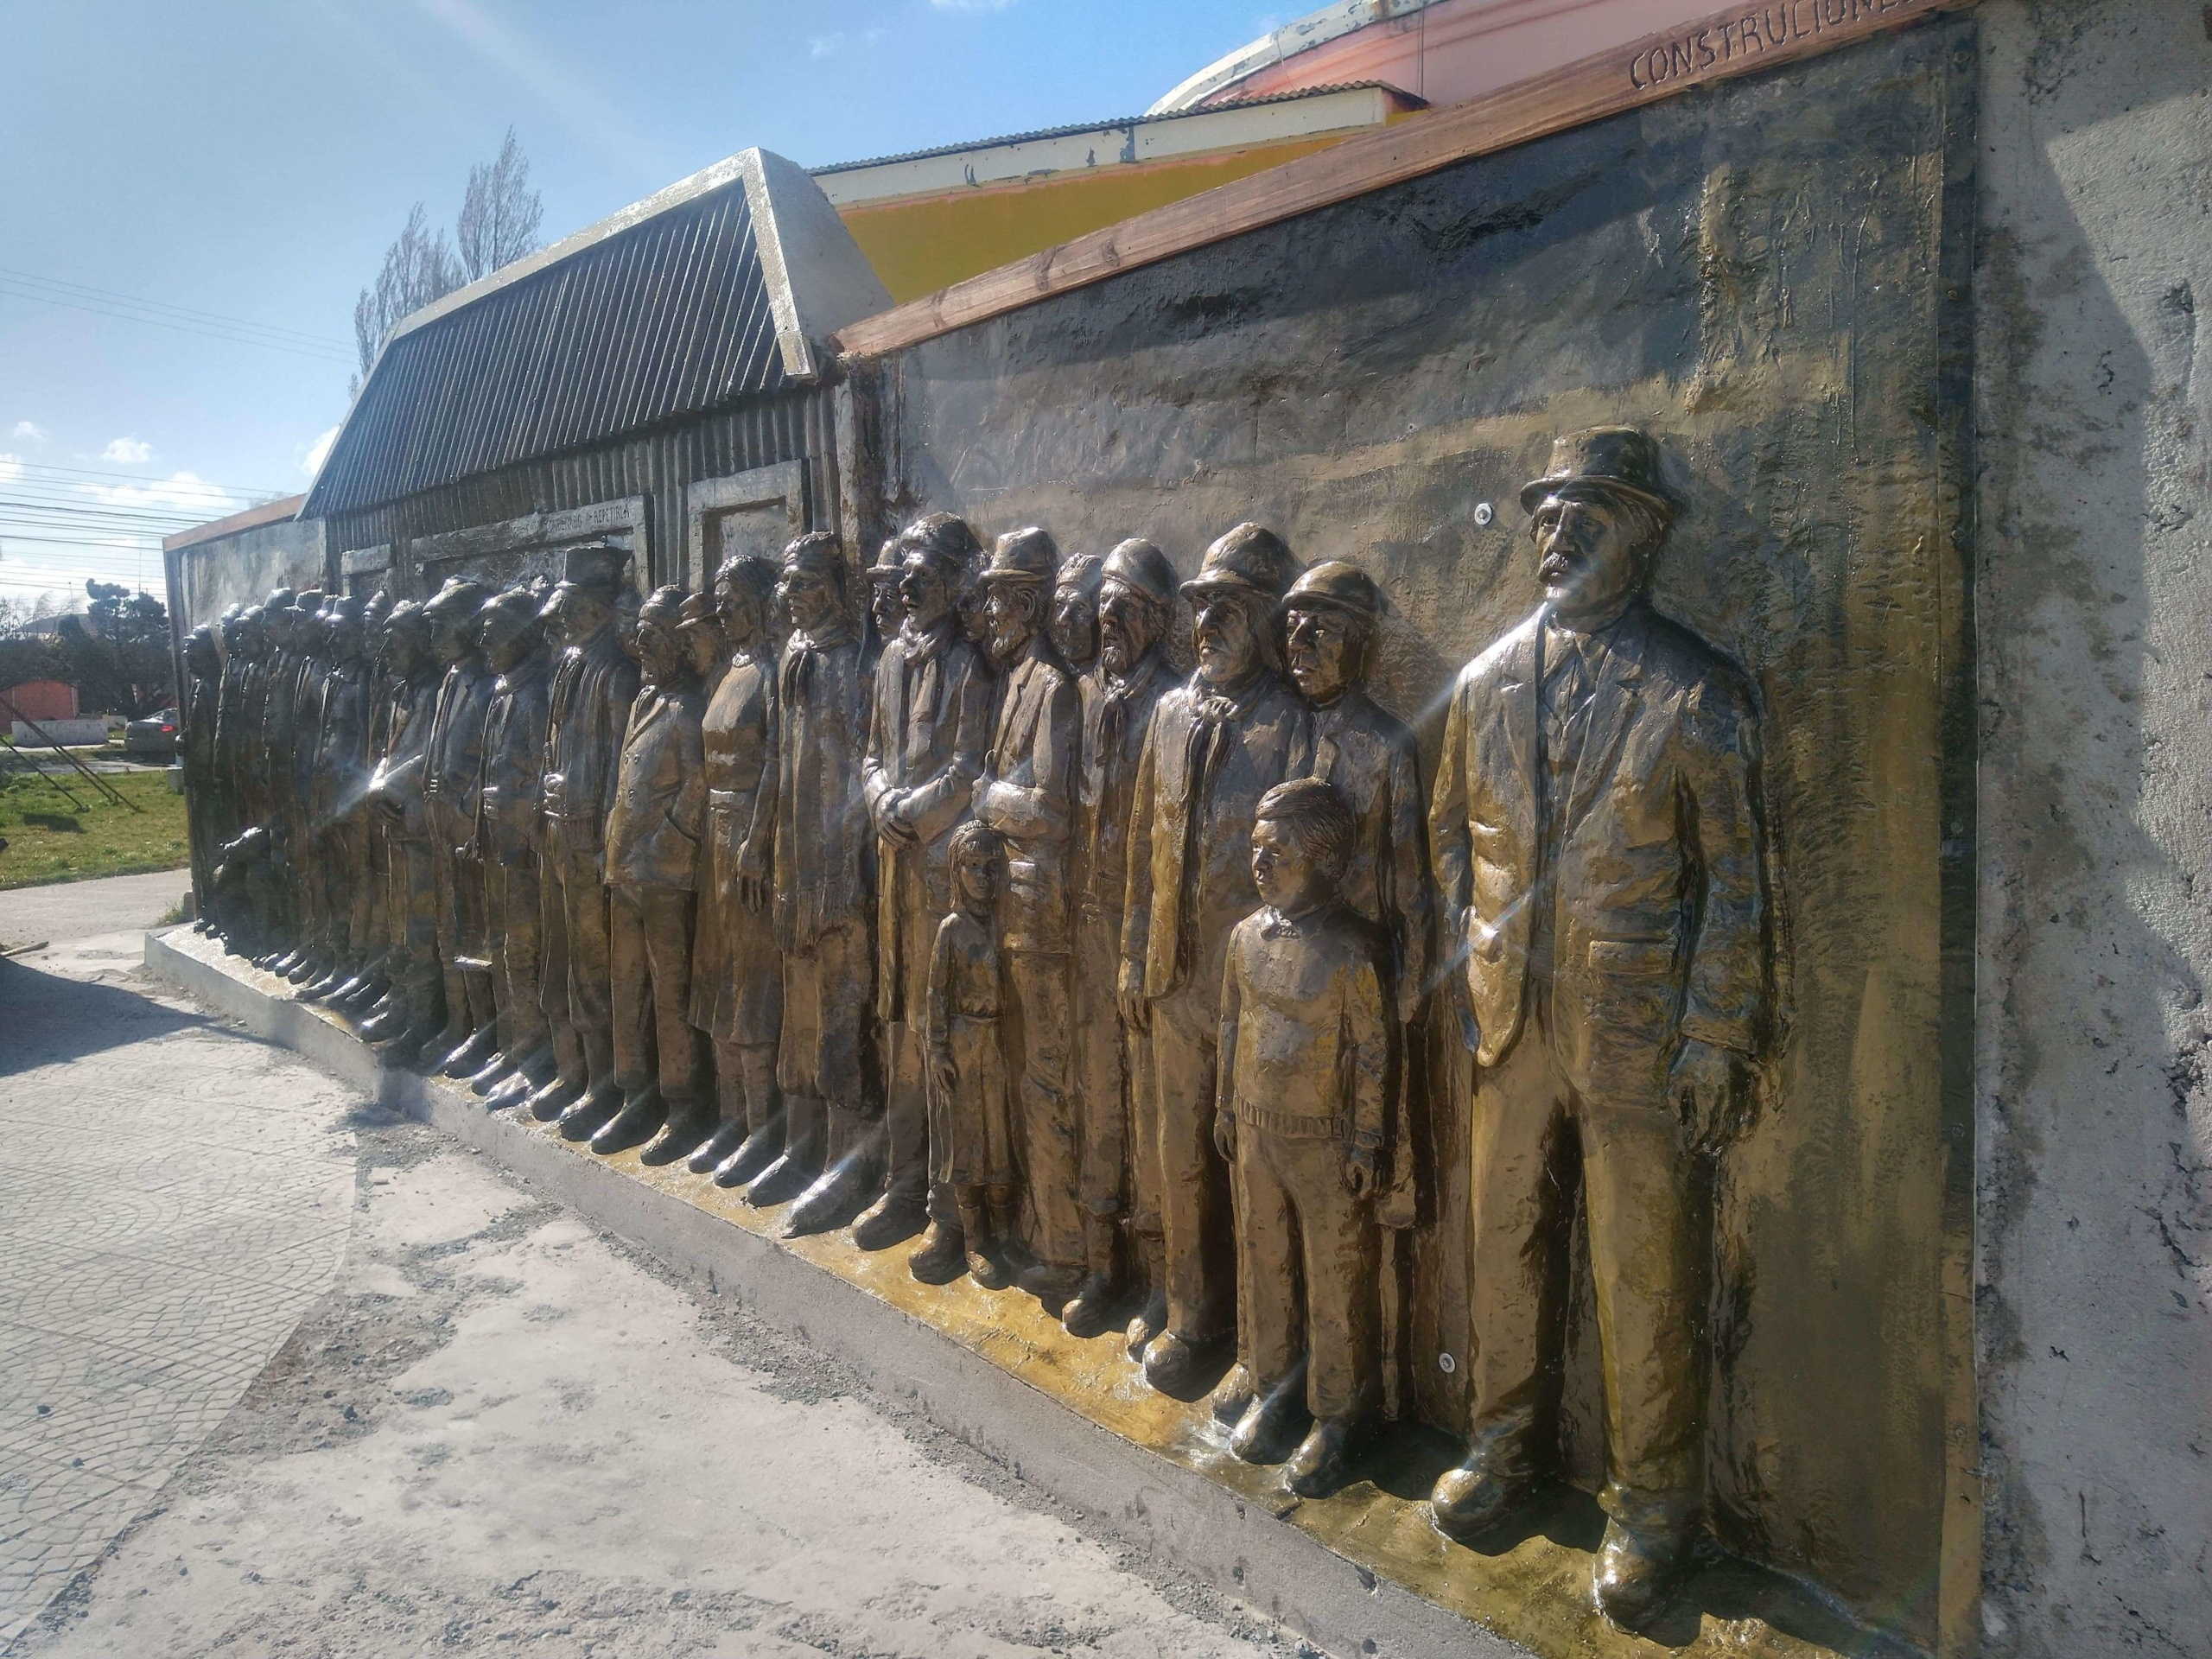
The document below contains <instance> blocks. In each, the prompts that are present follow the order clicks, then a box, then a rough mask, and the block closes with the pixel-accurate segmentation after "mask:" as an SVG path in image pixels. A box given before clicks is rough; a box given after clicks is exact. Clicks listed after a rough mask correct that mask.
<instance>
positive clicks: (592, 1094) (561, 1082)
mask: <svg viewBox="0 0 2212 1659" xmlns="http://www.w3.org/2000/svg"><path fill="white" fill-rule="evenodd" d="M627 563H629V554H628V553H627V552H626V550H623V549H621V548H619V547H616V546H614V545H613V543H607V542H588V543H582V544H581V545H579V546H576V547H572V548H569V550H567V551H566V552H565V553H564V554H563V556H562V562H561V580H560V581H559V582H556V584H555V585H554V588H553V591H552V592H551V593H550V594H548V595H547V596H546V600H545V604H544V607H543V614H544V617H545V620H546V623H547V625H548V626H550V628H552V629H553V630H554V631H555V633H556V638H557V639H558V640H559V644H560V656H559V658H558V659H557V660H556V663H555V664H554V668H553V681H552V684H551V687H550V690H548V691H547V693H546V712H545V764H544V767H543V784H542V785H541V788H540V794H539V798H538V810H539V813H540V821H541V823H542V825H543V836H544V842H543V847H542V849H541V851H540V855H539V857H540V864H539V877H538V879H539V890H540V895H541V898H542V899H543V908H542V910H541V912H540V914H541V916H542V918H543V919H542V920H541V922H540V923H539V933H540V947H539V948H540V950H541V953H542V954H541V955H540V957H539V967H538V971H539V976H540V985H539V995H540V997H541V998H542V999H543V1003H544V1007H545V1017H546V1020H547V1021H548V1023H549V1024H550V1026H551V1027H552V1029H553V1054H554V1061H555V1067H556V1069H555V1073H554V1077H553V1079H552V1081H551V1082H550V1083H548V1084H545V1085H544V1087H543V1088H541V1089H540V1090H537V1093H536V1094H534V1095H532V1096H531V1097H530V1109H531V1111H532V1112H533V1113H535V1114H536V1115H537V1116H538V1117H541V1118H551V1119H553V1120H554V1121H556V1122H558V1123H559V1125H560V1127H561V1132H562V1134H563V1135H568V1136H569V1137H570V1138H572V1139H575V1140H582V1139H584V1138H586V1137H588V1135H592V1134H593V1133H594V1131H596V1130H597V1129H598V1128H599V1127H600V1125H601V1124H602V1123H604V1122H606V1121H607V1119H608V1118H610V1117H612V1116H613V1115H614V1114H615V1112H616V1111H617V1110H619V1109H620V1107H621V1104H622V1091H621V1090H620V1088H618V1087H617V1086H616V1084H615V1082H614V1004H613V988H612V980H611V974H612V969H611V968H610V966H609V961H608V947H607V867H606V857H605V849H606V842H607V809H608V807H609V806H611V805H612V804H613V793H614V770H615V766H616V765H617V763H618V762H619V760H620V756H621V753H622V737H623V734H624V732H625V731H626V729H627V728H628V724H629V718H630V704H631V703H632V701H634V700H635V698H636V697H637V695H638V665H637V664H636V663H635V662H633V661H632V660H631V658H630V655H629V653H628V652H626V651H625V650H624V649H623V648H622V641H621V638H620V627H619V623H618V620H617V602H618V601H619V600H620V597H621V595H622V594H623V592H624V591H625V589H626V583H625V582H624V581H623V579H622V577H623V570H624V567H625V566H626V565H627Z"/></svg>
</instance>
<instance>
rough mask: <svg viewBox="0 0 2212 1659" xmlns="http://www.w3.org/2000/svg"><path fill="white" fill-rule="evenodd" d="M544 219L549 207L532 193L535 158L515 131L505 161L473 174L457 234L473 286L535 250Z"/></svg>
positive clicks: (503, 147)
mask: <svg viewBox="0 0 2212 1659" xmlns="http://www.w3.org/2000/svg"><path fill="white" fill-rule="evenodd" d="M544 217H545V204H544V202H543V200H540V199H539V197H538V194H537V191H535V190H533V189H531V188H530V157H529V156H525V155H524V154H523V153H522V145H521V144H520V143H517V142H516V139H515V130H514V129H513V128H512V127H509V128H508V129H507V136H506V140H505V143H501V144H500V146H499V159H497V160H496V161H493V162H488V163H486V164H485V165H482V166H478V167H472V168H469V169H468V189H467V193H466V194H463V195H462V197H461V220H460V223H459V224H458V225H456V226H454V244H455V245H456V246H457V247H458V248H459V249H460V251H461V270H463V271H464V272H465V273H467V280H468V281H470V282H472V283H473V282H474V281H475V280H476V279H477V278H478V277H483V276H487V275H489V274H490V273H491V272H493V271H495V270H498V269H499V267H500V266H501V265H504V264H510V263H512V261H514V260H517V259H519V258H521V257H523V255H524V254H525V253H529V252H531V251H532V250H534V249H535V248H536V247H537V226H538V222H539V221H540V220H541V219H543V218H544Z"/></svg>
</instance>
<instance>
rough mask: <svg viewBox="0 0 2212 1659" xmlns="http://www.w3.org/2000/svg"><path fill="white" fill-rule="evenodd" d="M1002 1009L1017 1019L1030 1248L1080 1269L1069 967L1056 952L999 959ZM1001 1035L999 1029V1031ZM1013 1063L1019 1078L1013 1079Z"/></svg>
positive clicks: (1051, 1262)
mask: <svg viewBox="0 0 2212 1659" xmlns="http://www.w3.org/2000/svg"><path fill="white" fill-rule="evenodd" d="M1001 961H1002V963H1003V964H1004V967H1003V971H1004V973H1005V976H1006V993H1007V1004H1008V1006H1009V1007H1010V1008H1011V1009H1012V1010H1013V1012H1014V1014H1015V1019H1014V1022H1013V1026H1014V1029H1015V1030H1016V1031H1018V1032H1019V1033H1020V1043H1021V1052H1020V1055H1019V1056H1018V1057H1017V1056H1015V1055H1012V1054H1009V1055H1008V1056H1007V1071H1008V1072H1009V1073H1013V1074H1014V1075H1016V1076H1017V1077H1019V1079H1020V1081H1019V1082H1018V1083H1017V1084H1016V1085H1015V1087H1016V1090H1017V1099H1018V1105H1017V1110H1018V1112H1019V1114H1020V1125H1021V1128H1020V1147H1021V1155H1022V1160H1023V1173H1024V1175H1025V1177H1026V1184H1027V1188H1028V1193H1029V1214H1030V1217H1031V1220H1032V1221H1033V1224H1034V1226H1035V1237H1034V1239H1033V1245H1034V1248H1035V1249H1036V1252H1037V1255H1038V1256H1039V1259H1040V1260H1042V1261H1043V1262H1046V1264H1047V1265H1048V1266H1052V1267H1080V1266H1081V1265H1082V1264H1083V1261H1084V1250H1083V1212H1082V1210H1081V1209H1080V1207H1079V1206H1078V1205H1077V1198H1076V1187H1077V1179H1078V1176H1077V1163H1078V1161H1079V1157H1080V1136H1079V1132H1078V1130H1077V1125H1076V1121H1075V1102H1074V1100H1073V1098H1072V1097H1071V1096H1070V1094H1069V1092H1068V1051H1069V1049H1070V1047H1071V1046H1072V1044H1073V1041H1074V1038H1075V1019H1074V1015H1075V1010H1074V1007H1073V1006H1072V1004H1073V1001H1074V984H1073V967H1074V964H1073V963H1072V962H1071V960H1070V959H1069V957H1067V955H1066V954H1065V952H1062V951H1054V950H1008V951H1007V952H1005V953H1004V956H1003V957H1002V958H1001ZM1001 1028H1002V1029H1003V1028H1004V1027H1001ZM1017 1060H1018V1062H1019V1065H1020V1070H1019V1071H1018V1072H1016V1071H1015V1066H1016V1063H1017Z"/></svg>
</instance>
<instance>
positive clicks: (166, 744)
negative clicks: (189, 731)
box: [123, 709, 180, 760]
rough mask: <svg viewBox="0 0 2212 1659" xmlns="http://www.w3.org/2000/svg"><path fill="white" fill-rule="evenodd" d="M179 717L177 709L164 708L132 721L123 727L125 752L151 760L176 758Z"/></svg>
mask: <svg viewBox="0 0 2212 1659" xmlns="http://www.w3.org/2000/svg"><path fill="white" fill-rule="evenodd" d="M179 718H180V716H179V715H178V713H177V711H176V710H175V709H162V711H161V712H160V713H159V714H155V715H147V716H146V718H145V719H143V720H134V721H131V722H130V724H129V725H127V726H125V727H124V728H123V752H124V753H125V754H136V755H140V756H143V758H145V759H147V760H175V759H176V746H177V731H178V724H177V722H178V720H179Z"/></svg>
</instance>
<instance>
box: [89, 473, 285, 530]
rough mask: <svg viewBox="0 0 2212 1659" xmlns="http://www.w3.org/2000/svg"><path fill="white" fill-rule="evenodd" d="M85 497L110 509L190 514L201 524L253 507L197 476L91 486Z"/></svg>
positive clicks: (241, 498) (175, 474)
mask: <svg viewBox="0 0 2212 1659" xmlns="http://www.w3.org/2000/svg"><path fill="white" fill-rule="evenodd" d="M84 493H86V495H88V496H90V497H91V498H92V499H94V500H96V501H99V502H101V503H103V504H104V505H107V506H111V507H150V508H154V509H156V510H157V511H159V512H183V513H189V514H190V515H192V517H193V518H195V519H197V520H200V521H201V522H205V521H206V520H207V519H210V518H226V517H228V516H229V515H230V514H232V513H233V512H239V511H240V510H242V509H243V508H245V507H246V506H247V505H251V504H250V503H249V502H248V501H247V499H246V498H245V497H244V496H242V495H233V494H232V493H230V492H228V491H226V490H222V489H219V488H217V487H216V486H214V485H213V484H209V483H207V482H206V481H205V480H202V479H201V478H200V476H199V475H198V474H194V473H171V474H169V475H168V477H167V478H162V479H151V480H148V481H147V482H145V483H143V484H89V485H86V486H85V492H84Z"/></svg>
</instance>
